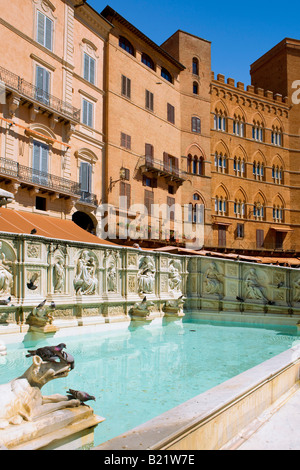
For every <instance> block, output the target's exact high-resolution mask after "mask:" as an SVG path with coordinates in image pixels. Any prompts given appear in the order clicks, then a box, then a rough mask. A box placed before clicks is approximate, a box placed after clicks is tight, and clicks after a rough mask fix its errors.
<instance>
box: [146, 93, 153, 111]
mask: <svg viewBox="0 0 300 470" xmlns="http://www.w3.org/2000/svg"><path fill="white" fill-rule="evenodd" d="M153 103H154V95H153V93H151V91H149V90H146V109H149V111H153Z"/></svg>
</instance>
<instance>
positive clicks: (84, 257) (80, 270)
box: [73, 250, 99, 295]
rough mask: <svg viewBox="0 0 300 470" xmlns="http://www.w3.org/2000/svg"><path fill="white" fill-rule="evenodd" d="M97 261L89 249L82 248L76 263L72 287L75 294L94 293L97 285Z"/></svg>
mask: <svg viewBox="0 0 300 470" xmlns="http://www.w3.org/2000/svg"><path fill="white" fill-rule="evenodd" d="M97 270H98V261H97V258H96V256H95V254H94V253H93V252H92V251H90V250H82V251H81V253H80V255H79V258H78V260H77V263H76V273H75V278H74V282H73V283H74V289H75V292H76V295H95V294H96V292H97V287H98V284H99V283H98V279H97Z"/></svg>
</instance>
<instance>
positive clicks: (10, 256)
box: [0, 241, 15, 299]
mask: <svg viewBox="0 0 300 470" xmlns="http://www.w3.org/2000/svg"><path fill="white" fill-rule="evenodd" d="M14 261H15V253H14V250H13V249H12V247H11V246H10V245H9V244H8V243H5V242H2V241H0V299H7V298H8V297H9V296H11V295H12V294H13V288H14Z"/></svg>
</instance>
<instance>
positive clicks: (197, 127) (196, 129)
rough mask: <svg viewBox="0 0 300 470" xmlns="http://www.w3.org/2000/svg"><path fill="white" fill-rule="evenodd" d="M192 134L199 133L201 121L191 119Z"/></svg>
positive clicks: (195, 118)
mask: <svg viewBox="0 0 300 470" xmlns="http://www.w3.org/2000/svg"><path fill="white" fill-rule="evenodd" d="M192 132H196V133H197V134H200V133H201V121H200V119H199V118H198V117H192Z"/></svg>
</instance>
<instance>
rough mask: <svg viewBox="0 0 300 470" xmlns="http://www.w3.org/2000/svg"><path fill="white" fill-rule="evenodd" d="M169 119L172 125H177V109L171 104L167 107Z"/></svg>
mask: <svg viewBox="0 0 300 470" xmlns="http://www.w3.org/2000/svg"><path fill="white" fill-rule="evenodd" d="M167 119H168V121H169V122H170V123H171V124H175V108H174V106H172V105H171V104H170V103H168V105H167Z"/></svg>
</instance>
